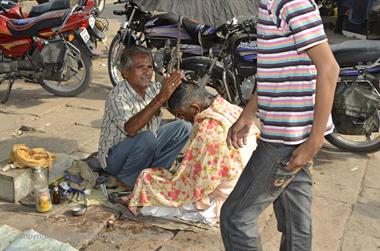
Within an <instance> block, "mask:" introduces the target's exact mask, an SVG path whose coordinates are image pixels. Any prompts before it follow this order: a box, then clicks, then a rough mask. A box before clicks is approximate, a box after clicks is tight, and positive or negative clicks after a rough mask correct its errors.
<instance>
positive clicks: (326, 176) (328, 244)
mask: <svg viewBox="0 0 380 251" xmlns="http://www.w3.org/2000/svg"><path fill="white" fill-rule="evenodd" d="M107 6H108V5H107ZM106 14H107V13H106ZM110 22H111V31H110V32H109V34H108V37H109V38H110V37H112V34H114V32H115V30H116V29H117V27H118V20H116V19H111V20H110ZM340 40H342V38H341V37H334V38H331V39H330V41H332V42H334V41H340ZM93 67H94V76H93V80H92V83H91V85H90V88H88V89H87V90H86V91H85V92H84V93H83V94H81V95H79V96H78V97H73V98H60V97H56V96H53V95H52V94H50V93H48V92H46V91H44V90H43V89H42V88H41V87H40V86H38V85H32V84H29V83H23V82H22V81H18V82H16V83H15V85H14V90H13V92H12V94H11V97H10V100H9V101H8V103H6V104H5V105H0V121H1V123H0V160H5V159H6V158H7V157H8V154H9V151H10V149H11V146H12V145H13V144H15V143H26V144H27V145H29V146H41V147H44V148H46V149H48V150H49V151H52V152H54V153H63V154H67V155H71V156H75V157H82V156H86V155H88V154H89V153H91V152H93V151H96V149H97V143H98V139H99V127H100V123H101V119H102V113H103V106H104V100H105V97H106V95H107V93H108V91H109V90H110V88H111V84H110V81H109V79H108V75H107V67H106V59H105V58H103V59H96V60H94V62H93ZM4 90H5V87H4V85H1V86H0V96H3V95H4V93H5V92H4ZM0 98H1V97H0ZM166 116H168V115H166ZM22 125H24V126H30V127H33V128H35V129H36V130H37V132H26V133H24V134H22V135H19V134H18V133H17V130H18V129H19V128H20V127H21V126H22ZM379 162H380V154H379V153H376V154H371V155H358V154H353V153H346V152H341V151H338V150H336V149H335V148H333V147H331V146H330V145H329V144H327V143H326V145H325V147H324V148H323V149H322V151H321V152H320V153H319V154H318V156H317V157H316V158H315V168H314V171H313V172H314V204H313V219H314V222H313V231H314V240H313V250H317V251H357V250H363V251H375V250H380V185H379V184H380V183H379V182H378V181H379V180H380V168H379ZM67 210H68V205H61V206H59V207H55V208H54V210H53V212H51V213H50V214H48V215H43V214H38V213H35V212H34V210H33V209H29V208H26V207H24V206H22V205H20V204H13V203H7V202H3V201H0V225H1V224H7V225H10V226H12V227H15V228H17V229H19V230H22V231H24V230H27V229H30V228H33V229H35V230H37V231H39V232H41V233H43V234H45V235H47V236H49V237H52V238H56V239H58V240H60V241H63V242H68V243H70V244H71V245H72V246H74V247H76V248H78V249H81V250H144V251H145V250H210V251H211V250H223V246H222V244H221V239H220V235H219V233H218V229H217V228H204V227H201V228H199V227H195V226H189V225H187V224H178V223H175V224H174V223H171V222H166V221H158V222H157V220H153V219H150V218H147V219H139V220H137V221H132V220H130V218H128V217H121V218H119V216H120V212H119V211H118V210H117V209H109V208H107V207H100V206H93V207H90V208H89V209H88V212H87V213H86V214H85V215H84V216H81V217H77V218H73V217H71V216H70V215H69V214H68V213H67ZM116 218H117V219H116ZM112 223H113V224H112ZM260 225H261V232H262V233H263V238H262V239H263V245H264V250H268V251H272V250H278V243H279V239H280V235H279V233H278V232H277V230H276V224H275V219H274V217H273V216H271V210H269V211H267V215H265V216H264V217H263V218H262V219H261V224H260Z"/></svg>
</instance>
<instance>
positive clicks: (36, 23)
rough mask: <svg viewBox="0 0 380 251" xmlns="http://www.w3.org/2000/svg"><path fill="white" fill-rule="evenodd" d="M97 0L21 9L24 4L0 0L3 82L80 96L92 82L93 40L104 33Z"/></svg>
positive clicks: (65, 0)
mask: <svg viewBox="0 0 380 251" xmlns="http://www.w3.org/2000/svg"><path fill="white" fill-rule="evenodd" d="M94 6H95V2H94V0H86V1H84V2H79V3H78V4H77V5H75V6H73V7H72V8H70V4H69V1H68V0H55V1H52V2H48V3H46V4H41V5H38V6H34V7H32V9H31V11H30V12H29V13H22V11H21V5H20V4H19V3H14V2H11V1H2V2H0V84H1V83H3V82H4V81H8V83H9V85H8V91H7V94H6V97H5V99H4V100H3V102H6V101H7V100H8V98H9V95H10V92H11V89H12V85H13V83H14V81H15V80H16V79H24V80H25V81H28V82H33V83H38V84H41V86H42V87H43V88H45V89H46V90H47V91H49V92H51V93H53V94H55V95H57V96H65V97H70V96H75V95H77V94H79V93H81V92H82V91H84V90H85V89H86V88H87V86H88V85H89V82H90V81H91V75H92V65H91V57H92V56H94V55H95V52H94V40H95V39H102V38H104V33H103V30H102V28H104V27H99V26H100V25H99V23H98V22H96V20H95V17H94V16H93V13H94V12H93V11H95V7H94Z"/></svg>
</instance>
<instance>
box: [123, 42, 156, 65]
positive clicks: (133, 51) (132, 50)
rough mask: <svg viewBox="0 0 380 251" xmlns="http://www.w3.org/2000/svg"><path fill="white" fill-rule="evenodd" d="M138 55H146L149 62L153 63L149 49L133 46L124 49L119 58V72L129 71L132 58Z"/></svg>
mask: <svg viewBox="0 0 380 251" xmlns="http://www.w3.org/2000/svg"><path fill="white" fill-rule="evenodd" d="M138 54H144V55H147V56H148V57H149V59H150V61H151V62H152V63H153V57H152V53H151V52H150V50H149V49H147V48H145V47H141V46H133V47H128V48H125V49H124V51H123V53H122V54H121V57H120V70H122V69H125V68H127V69H131V68H132V66H133V57H134V56H135V55H138Z"/></svg>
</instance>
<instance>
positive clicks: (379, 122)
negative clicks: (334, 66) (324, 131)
mask: <svg viewBox="0 0 380 251" xmlns="http://www.w3.org/2000/svg"><path fill="white" fill-rule="evenodd" d="M331 49H332V51H333V53H334V56H335V58H336V60H337V62H338V63H339V65H340V67H341V71H340V74H339V75H340V79H339V82H338V84H337V88H336V93H335V98H334V105H333V109H332V118H333V122H334V125H335V131H334V132H333V133H332V134H331V135H329V136H327V137H326V139H327V140H328V141H329V142H330V143H331V144H333V145H335V146H336V147H338V148H342V149H345V150H348V151H352V152H358V153H371V152H375V151H378V150H380V132H379V128H380V110H379V109H380V41H376V40H373V41H371V40H364V41H362V40H360V41H359V40H352V41H346V42H343V43H340V44H336V45H332V46H331Z"/></svg>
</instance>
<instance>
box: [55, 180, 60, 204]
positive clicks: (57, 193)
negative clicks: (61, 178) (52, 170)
mask: <svg viewBox="0 0 380 251" xmlns="http://www.w3.org/2000/svg"><path fill="white" fill-rule="evenodd" d="M59 203H61V193H60V192H59V187H58V186H57V185H54V187H53V204H56V205H57V204H59Z"/></svg>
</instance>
